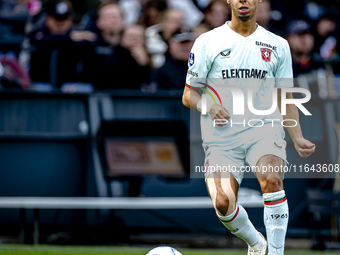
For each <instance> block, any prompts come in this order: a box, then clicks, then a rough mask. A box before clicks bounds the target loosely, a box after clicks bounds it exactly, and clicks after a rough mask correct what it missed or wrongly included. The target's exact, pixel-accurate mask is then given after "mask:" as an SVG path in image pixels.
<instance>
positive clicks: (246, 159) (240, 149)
mask: <svg viewBox="0 0 340 255" xmlns="http://www.w3.org/2000/svg"><path fill="white" fill-rule="evenodd" d="M261 1H262V0H227V2H228V4H230V5H231V9H232V18H231V21H228V22H227V23H226V24H224V25H222V26H221V27H218V28H216V29H214V30H212V31H209V32H207V33H205V34H203V35H201V36H200V37H199V38H197V40H196V41H195V44H194V46H193V48H192V51H191V54H190V58H189V70H188V74H187V79H186V87H185V89H184V94H183V104H184V105H185V106H186V107H190V108H191V109H192V110H195V111H199V112H201V111H203V108H205V107H207V109H206V111H207V112H208V113H209V114H206V115H204V114H203V112H202V115H201V130H202V138H203V148H204V151H205V154H206V157H205V166H209V165H211V166H212V165H217V164H218V165H220V166H228V165H231V166H233V167H236V168H237V171H236V172H235V171H231V172H227V171H225V172H224V171H206V172H205V178H206V184H207V189H208V192H209V195H210V197H211V199H212V202H213V205H214V207H215V210H216V214H217V217H218V218H219V219H220V221H221V222H222V223H223V224H224V225H225V227H226V228H228V229H229V230H230V231H231V232H232V233H233V234H234V235H236V236H237V237H239V238H241V239H243V240H244V241H245V242H246V243H247V244H248V254H252V255H262V254H266V250H267V247H268V254H270V255H274V254H275V255H283V254H284V242H285V236H286V230H287V223H288V216H289V212H288V204H287V199H286V195H285V191H284V189H283V177H284V176H283V171H281V170H282V167H283V166H284V164H285V163H286V142H285V141H284V131H283V126H282V125H281V124H277V123H281V121H282V120H283V119H284V120H286V124H287V125H286V126H290V127H288V128H287V131H288V133H289V135H290V137H291V138H292V140H293V142H294V145H295V148H296V150H297V152H298V154H299V155H300V156H301V157H302V158H306V157H308V156H309V155H311V154H312V153H313V152H314V151H315V144H313V143H311V142H310V141H308V140H306V139H304V137H303V135H302V132H301V127H300V124H299V115H298V110H297V107H296V106H295V105H294V104H288V105H287V107H286V114H285V115H284V116H282V115H281V113H280V112H279V111H280V110H281V109H276V110H275V111H274V113H273V114H271V115H270V117H271V119H278V120H280V121H278V122H275V125H274V124H273V123H274V122H268V121H266V120H265V118H267V117H268V116H258V115H254V114H252V113H249V112H248V113H247V114H246V116H243V117H246V118H245V121H248V120H250V119H257V120H258V119H260V120H261V122H262V121H263V123H264V125H263V126H262V127H253V126H247V127H244V126H242V125H239V123H240V120H241V119H240V116H236V114H235V115H233V112H232V110H231V108H232V105H233V104H232V103H231V100H232V97H231V96H230V92H225V91H222V92H221V94H220V98H221V104H222V105H221V104H209V103H207V104H206V106H205V105H204V104H202V102H203V100H202V97H201V95H200V94H199V93H198V90H197V88H202V90H203V91H205V92H204V94H206V93H208V94H209V93H210V94H213V92H214V90H217V87H218V88H221V87H223V85H220V84H219V86H215V89H214V88H212V89H211V86H207V84H208V85H209V81H213V80H214V79H215V78H219V79H218V81H219V82H220V81H225V84H232V83H233V84H236V86H238V88H239V89H241V91H242V92H243V93H244V94H245V93H246V91H247V89H248V88H250V87H251V89H252V90H253V93H252V95H253V96H252V97H253V101H252V102H253V105H254V108H255V109H259V108H261V107H262V109H268V108H270V106H271V104H270V105H269V107H267V108H266V107H264V108H263V105H267V106H268V104H267V103H268V102H267V101H266V100H265V99H264V96H267V98H268V95H270V96H269V98H270V99H272V97H271V95H272V91H273V90H274V89H275V93H277V96H278V97H277V98H278V106H279V108H280V106H281V103H280V102H281V101H280V98H281V90H280V88H287V87H293V79H292V77H293V74H292V61H291V54H290V49H289V46H288V43H287V41H286V40H285V39H283V38H281V37H279V36H277V35H275V34H273V33H270V32H268V31H267V30H266V29H264V28H263V27H261V26H259V25H257V24H256V11H257V6H258V4H259V3H260V2H261ZM195 78H204V79H205V80H206V83H205V84H203V85H202V83H199V82H195ZM212 78H214V79H212ZM271 81H273V82H271ZM210 85H211V84H210ZM204 86H205V87H204ZM213 86H214V85H212V87H213ZM220 91H221V89H220ZM276 91H277V92H276ZM286 98H287V99H292V98H293V95H292V93H287V94H286ZM234 100H235V98H234ZM233 110H235V108H234V109H233ZM241 117H242V116H241ZM252 117H253V118H252ZM215 120H218V121H217V122H215ZM235 120H238V122H237V123H238V125H231V121H235ZM293 120H294V121H293ZM216 123H217V125H214V124H216ZM245 123H246V122H245ZM288 123H297V125H294V124H292V125H290V124H288ZM245 165H248V166H258V167H259V168H258V169H262V170H260V171H256V173H255V174H256V177H257V179H258V181H259V184H260V186H261V190H262V193H263V198H264V224H265V227H266V234H267V240H268V244H267V241H266V240H265V238H264V237H263V236H262V235H261V234H260V233H259V232H258V231H256V229H255V228H254V226H253V224H252V223H251V222H250V220H249V218H248V215H247V212H246V211H245V210H244V208H243V207H242V206H241V205H240V204H238V203H237V201H236V200H237V192H238V188H239V185H240V184H241V181H242V178H243V173H244V172H242V171H241V168H242V166H245ZM265 166H266V167H268V169H270V168H269V167H279V168H280V169H281V170H280V171H277V172H275V171H263V169H264V168H263V167H265ZM260 167H261V168H260Z"/></svg>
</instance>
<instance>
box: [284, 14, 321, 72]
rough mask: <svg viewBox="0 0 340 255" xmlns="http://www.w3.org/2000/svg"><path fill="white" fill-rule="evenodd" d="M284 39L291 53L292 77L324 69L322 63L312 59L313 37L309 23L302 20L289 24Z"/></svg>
mask: <svg viewBox="0 0 340 255" xmlns="http://www.w3.org/2000/svg"><path fill="white" fill-rule="evenodd" d="M286 38H287V41H288V43H289V45H290V49H291V53H292V58H293V73H294V77H297V76H298V75H299V74H306V73H310V72H311V71H313V70H315V69H319V68H324V65H323V64H322V62H317V61H315V59H314V57H313V54H312V50H313V48H314V36H313V34H312V32H311V25H310V24H309V23H307V22H306V21H304V20H294V21H292V22H290V23H289V25H288V27H287V33H286Z"/></svg>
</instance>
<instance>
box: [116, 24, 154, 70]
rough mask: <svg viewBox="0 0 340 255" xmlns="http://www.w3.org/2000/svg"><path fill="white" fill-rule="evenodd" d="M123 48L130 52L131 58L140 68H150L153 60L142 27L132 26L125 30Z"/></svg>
mask: <svg viewBox="0 0 340 255" xmlns="http://www.w3.org/2000/svg"><path fill="white" fill-rule="evenodd" d="M122 46H123V47H124V48H125V49H127V50H128V51H130V53H131V56H132V57H133V58H134V59H135V60H136V62H137V64H138V65H140V66H146V67H150V64H151V58H150V55H149V53H148V51H147V50H146V46H145V29H144V27H143V26H141V25H130V26H128V27H127V28H125V30H124V33H123V37H122Z"/></svg>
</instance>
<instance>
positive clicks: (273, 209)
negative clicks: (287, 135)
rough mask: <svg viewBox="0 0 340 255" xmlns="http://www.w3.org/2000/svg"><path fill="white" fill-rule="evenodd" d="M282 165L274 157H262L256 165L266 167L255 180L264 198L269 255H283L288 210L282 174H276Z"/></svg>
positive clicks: (279, 160) (281, 161) (281, 162)
mask: <svg viewBox="0 0 340 255" xmlns="http://www.w3.org/2000/svg"><path fill="white" fill-rule="evenodd" d="M283 165H284V162H283V160H282V159H281V158H279V157H276V156H274V155H266V156H263V157H261V158H260V160H259V161H258V163H257V166H258V167H260V166H262V167H263V166H266V167H267V168H266V169H267V171H266V172H258V173H257V179H258V181H259V183H260V186H261V190H262V193H263V198H264V224H265V227H266V232H267V239H268V254H269V255H274V254H275V255H283V254H284V244H285V236H286V232H287V225H288V217H289V210H288V204H287V199H286V194H285V191H284V190H283V180H282V179H283V172H282V171H278V172H277V170H278V169H283ZM275 167H276V170H275Z"/></svg>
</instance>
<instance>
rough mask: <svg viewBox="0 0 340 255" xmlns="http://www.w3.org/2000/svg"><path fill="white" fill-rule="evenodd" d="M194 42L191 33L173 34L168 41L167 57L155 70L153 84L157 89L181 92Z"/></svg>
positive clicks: (193, 36)
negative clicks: (154, 83)
mask: <svg viewBox="0 0 340 255" xmlns="http://www.w3.org/2000/svg"><path fill="white" fill-rule="evenodd" d="M194 41H195V35H194V34H193V33H189V32H184V33H179V34H175V35H174V36H173V37H172V38H171V39H170V41H169V55H168V57H167V59H166V62H165V64H164V65H163V66H162V67H161V68H159V69H158V70H156V74H155V82H156V83H157V85H158V88H159V89H167V90H169V89H170V90H171V89H173V90H183V84H185V77H186V73H187V71H188V59H189V54H190V51H191V48H192V46H193V44H194Z"/></svg>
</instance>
